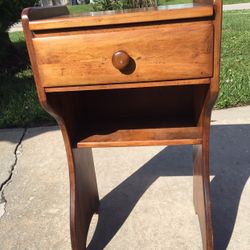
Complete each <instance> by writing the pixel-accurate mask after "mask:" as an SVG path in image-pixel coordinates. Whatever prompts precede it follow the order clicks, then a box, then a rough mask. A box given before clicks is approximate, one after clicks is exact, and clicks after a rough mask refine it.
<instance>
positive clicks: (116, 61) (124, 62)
mask: <svg viewBox="0 0 250 250" xmlns="http://www.w3.org/2000/svg"><path fill="white" fill-rule="evenodd" d="M129 61H130V56H129V55H128V54H127V52H125V51H123V50H119V51H117V52H115V53H114V54H113V56H112V63H113V66H114V67H115V68H117V69H118V70H124V69H125V68H126V67H127V66H128V65H129Z"/></svg>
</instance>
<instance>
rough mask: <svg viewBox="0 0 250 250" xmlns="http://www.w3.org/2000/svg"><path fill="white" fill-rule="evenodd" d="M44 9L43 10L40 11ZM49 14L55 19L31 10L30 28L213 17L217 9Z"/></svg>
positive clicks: (161, 8)
mask: <svg viewBox="0 0 250 250" xmlns="http://www.w3.org/2000/svg"><path fill="white" fill-rule="evenodd" d="M64 8H65V7H64ZM40 10H42V9H41V8H40ZM48 11H51V17H50V18H47V16H48V15H46V18H44V17H43V15H41V13H39V8H31V9H29V11H28V16H29V19H30V22H29V28H30V29H31V30H44V29H46V30H47V29H60V28H77V27H89V26H103V25H114V24H129V23H145V22H156V21H167V20H176V19H190V18H199V17H209V16H212V15H213V6H212V5H210V4H200V3H189V4H176V5H165V6H158V7H156V8H141V9H128V10H120V11H101V12H88V13H81V14H67V15H65V14H64V15H60V16H58V15H57V16H56V17H54V16H53V13H52V12H53V8H49V9H48Z"/></svg>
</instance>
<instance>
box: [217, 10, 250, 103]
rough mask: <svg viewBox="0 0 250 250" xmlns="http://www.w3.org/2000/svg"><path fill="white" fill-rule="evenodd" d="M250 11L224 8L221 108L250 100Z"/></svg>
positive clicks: (249, 101) (219, 100)
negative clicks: (225, 10)
mask: <svg viewBox="0 0 250 250" xmlns="http://www.w3.org/2000/svg"><path fill="white" fill-rule="evenodd" d="M249 20H250V11H249V10H244V11H230V12H228V11H227V12H224V18H223V33H222V54H221V82H220V94H219V99H218V102H217V104H216V107H217V108H225V107H232V106H238V105H245V104H250V49H249V48H250V22H249Z"/></svg>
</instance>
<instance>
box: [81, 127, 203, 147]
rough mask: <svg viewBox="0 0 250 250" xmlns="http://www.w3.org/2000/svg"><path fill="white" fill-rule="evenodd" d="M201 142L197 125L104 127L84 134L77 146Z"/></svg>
mask: <svg viewBox="0 0 250 250" xmlns="http://www.w3.org/2000/svg"><path fill="white" fill-rule="evenodd" d="M201 142H202V139H201V129H200V128H199V127H181V128H132V129H131V128H130V129H117V130H105V129H104V130H96V131H93V134H92V135H85V136H84V139H82V140H81V141H79V142H78V143H77V147H78V148H84V147H122V146H148V145H151V146H152V145H178V144H200V143H201Z"/></svg>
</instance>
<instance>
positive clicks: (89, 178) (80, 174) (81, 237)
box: [70, 148, 99, 250]
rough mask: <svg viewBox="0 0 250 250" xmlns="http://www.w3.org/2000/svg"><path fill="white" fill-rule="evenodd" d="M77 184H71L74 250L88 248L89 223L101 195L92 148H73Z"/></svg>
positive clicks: (96, 210) (72, 240) (71, 225)
mask: <svg viewBox="0 0 250 250" xmlns="http://www.w3.org/2000/svg"><path fill="white" fill-rule="evenodd" d="M72 153H73V162H74V168H75V185H71V190H70V191H71V202H70V203H71V204H70V227H71V242H72V249H73V250H83V249H86V241H87V233H88V229H89V224H90V221H91V218H92V216H93V214H94V213H97V212H98V206H99V197H98V191H97V184H96V176H95V169H94V162H93V156H92V150H91V148H82V149H73V150H72Z"/></svg>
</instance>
